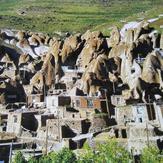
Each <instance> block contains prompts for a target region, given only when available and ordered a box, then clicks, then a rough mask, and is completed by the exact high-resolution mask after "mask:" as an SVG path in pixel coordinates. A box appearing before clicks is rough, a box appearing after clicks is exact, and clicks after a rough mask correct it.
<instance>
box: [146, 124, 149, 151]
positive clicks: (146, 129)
mask: <svg viewBox="0 0 163 163" xmlns="http://www.w3.org/2000/svg"><path fill="white" fill-rule="evenodd" d="M146 130H147V146H148V148H149V133H148V122H146Z"/></svg>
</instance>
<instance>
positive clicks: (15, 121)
mask: <svg viewBox="0 0 163 163" xmlns="http://www.w3.org/2000/svg"><path fill="white" fill-rule="evenodd" d="M17 121H18V117H17V116H16V115H14V123H17Z"/></svg>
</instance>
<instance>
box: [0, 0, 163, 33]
mask: <svg viewBox="0 0 163 163" xmlns="http://www.w3.org/2000/svg"><path fill="white" fill-rule="evenodd" d="M106 1H107V0H105V2H104V1H102V0H0V28H13V29H24V30H32V31H37V32H46V33H48V34H50V35H51V34H54V33H55V32H60V31H62V32H67V31H69V32H84V31H86V30H88V29H91V30H101V31H102V32H104V33H105V34H108V31H109V27H111V26H113V25H118V26H121V25H122V24H123V23H125V21H132V20H135V19H140V18H145V19H148V18H154V17H155V16H158V15H159V14H163V0H143V1H142V0H108V2H106ZM162 22H163V18H161V20H159V21H158V22H156V23H155V24H154V25H155V27H156V28H157V27H158V28H159V26H160V25H162Z"/></svg>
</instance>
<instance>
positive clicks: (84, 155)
mask: <svg viewBox="0 0 163 163" xmlns="http://www.w3.org/2000/svg"><path fill="white" fill-rule="evenodd" d="M159 153H160V152H159V150H158V149H157V148H156V147H155V146H150V147H149V148H147V147H146V148H144V150H143V151H142V156H141V157H140V160H141V163H161V162H163V157H161V156H162V155H160V154H159ZM16 160H17V161H16ZM20 161H22V162H21V163H25V162H24V157H23V156H22V154H21V153H20V152H19V153H18V154H17V155H16V157H15V159H14V163H20ZM27 162H28V163H128V162H131V163H132V162H134V158H133V157H132V156H131V154H130V153H129V152H128V151H127V150H126V149H125V148H123V147H122V146H120V145H119V144H118V143H117V142H116V140H115V139H107V141H106V142H105V143H103V144H100V143H96V147H95V148H94V149H92V148H90V147H89V145H88V144H87V143H85V145H84V147H83V149H82V150H81V151H80V152H79V151H77V156H76V155H75V154H74V152H73V151H71V150H69V149H68V148H63V149H62V150H61V151H60V152H58V153H55V152H51V153H49V154H48V155H44V156H42V157H41V158H40V159H34V158H31V159H30V160H29V161H26V163H27Z"/></svg>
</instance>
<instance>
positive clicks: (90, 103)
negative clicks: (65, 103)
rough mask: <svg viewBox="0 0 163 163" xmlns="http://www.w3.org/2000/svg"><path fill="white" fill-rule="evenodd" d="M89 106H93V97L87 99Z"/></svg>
mask: <svg viewBox="0 0 163 163" xmlns="http://www.w3.org/2000/svg"><path fill="white" fill-rule="evenodd" d="M87 107H88V108H93V100H92V99H89V100H87Z"/></svg>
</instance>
